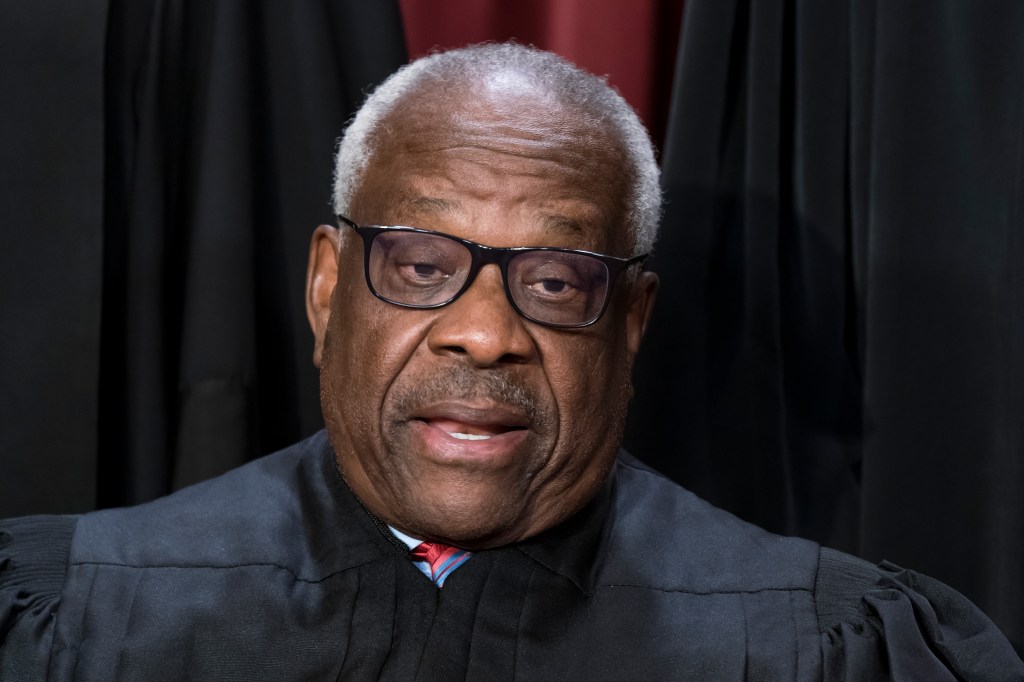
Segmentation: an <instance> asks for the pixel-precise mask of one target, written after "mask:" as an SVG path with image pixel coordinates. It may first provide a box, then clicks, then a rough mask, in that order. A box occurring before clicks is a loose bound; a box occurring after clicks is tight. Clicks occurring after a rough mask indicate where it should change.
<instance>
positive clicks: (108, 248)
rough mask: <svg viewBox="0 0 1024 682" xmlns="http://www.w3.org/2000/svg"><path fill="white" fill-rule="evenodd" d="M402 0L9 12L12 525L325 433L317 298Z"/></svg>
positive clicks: (3, 82) (125, 499) (6, 139)
mask: <svg viewBox="0 0 1024 682" xmlns="http://www.w3.org/2000/svg"><path fill="white" fill-rule="evenodd" d="M404 61H405V47H404V41H403V34H402V30H401V23H400V19H399V15H398V9H397V3H395V2H372V3H365V2H360V1H358V0H334V1H331V0H296V1H290V2H274V1H271V0H260V1H255V2H254V1H250V0H246V1H244V2H243V1H242V0H235V1H230V0H224V1H217V2H207V1H206V0H110V1H109V2H102V1H99V0H93V1H92V2H85V3H79V2H65V1H62V0H42V1H41V2H33V3H5V4H4V6H3V8H2V9H0V92H3V93H4V104H3V105H2V106H0V121H2V122H0V204H2V206H3V211H2V215H3V218H2V220H3V230H2V234H0V239H2V246H0V268H2V270H3V275H2V277H0V282H2V287H3V290H2V296H0V319H2V320H3V326H4V332H3V333H2V335H0V338H2V343H3V348H2V351H0V363H2V365H0V377H2V380H0V409H2V410H3V415H2V428H0V516H6V515H13V514H24V513H32V512H40V511H47V512H69V511H84V510H88V509H92V508H95V507H97V506H101V507H102V506H112V505H119V504H126V503H134V502H139V501H144V500H148V499H151V498H153V497H156V496H158V495H161V494H164V493H166V492H169V491H170V490H171V489H172V488H176V487H180V486H181V485H185V484H187V483H190V482H193V481H196V480H200V479H202V478H205V477H208V476H211V475H214V474H216V473H220V472H222V471H224V470H226V469H228V468H230V467H232V466H235V465H237V464H241V463H242V462H244V461H246V460H247V459H251V458H252V457H254V456H256V455H258V454H260V453H264V452H269V451H271V450H273V449H276V448H278V447H281V446H284V445H286V444H288V443H290V442H294V441H295V440H297V439H299V438H301V437H302V436H304V435H306V434H309V433H312V432H314V431H316V430H317V429H318V428H319V427H320V424H321V420H320V410H319V403H318V398H317V395H318V392H317V380H316V376H315V372H314V369H313V367H312V364H311V353H312V337H311V334H310V333H309V332H308V326H307V324H306V322H305V310H304V307H303V296H302V292H303V287H304V277H305V267H306V255H307V245H308V240H309V237H310V235H311V234H312V230H313V228H315V226H316V225H317V224H318V223H321V222H331V221H332V220H333V218H332V214H331V210H330V206H329V199H330V190H331V169H332V155H333V150H334V143H335V140H336V138H337V137H338V135H339V134H340V132H341V130H342V128H343V126H344V124H345V121H346V120H347V119H348V117H349V116H350V115H351V113H352V112H353V111H354V110H355V108H356V107H357V106H358V105H359V103H360V102H361V100H362V98H363V95H364V92H365V90H366V89H367V88H369V87H370V86H371V85H372V84H373V83H375V82H378V81H379V80H381V79H383V78H384V77H385V76H387V75H388V74H389V73H391V72H392V71H393V70H394V69H395V68H397V67H398V66H399V65H400V64H402V63H403V62H404Z"/></svg>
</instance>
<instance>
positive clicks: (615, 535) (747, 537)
mask: <svg viewBox="0 0 1024 682" xmlns="http://www.w3.org/2000/svg"><path fill="white" fill-rule="evenodd" d="M611 504H612V509H611V519H612V527H611V528H610V531H609V532H608V539H607V541H606V548H607V550H608V551H607V556H608V557H609V561H608V562H606V566H605V570H604V571H603V573H604V576H603V578H604V580H605V581H617V580H622V579H625V578H626V577H627V576H629V579H632V580H641V581H646V582H647V583H649V584H650V586H652V587H656V588H658V589H668V590H677V591H690V592H698V593H712V592H755V591H760V590H802V591H806V592H810V591H811V590H812V589H813V586H814V577H815V574H816V572H817V564H818V545H817V544H815V543H813V542H811V541H809V540H803V539H800V538H792V537H783V536H779V535H775V534H772V533H769V532H768V531H766V530H764V529H762V528H758V527H757V526H754V525H753V524H750V523H747V522H745V521H743V520H741V519H739V518H737V517H735V516H733V515H732V514H730V513H728V512H726V511H724V510H721V509H718V508H717V507H714V506H712V505H711V504H709V503H707V502H705V501H704V500H702V499H700V498H699V497H697V496H696V495H694V494H693V493H691V492H690V491H688V490H686V489H684V488H682V487H681V486H679V485H677V484H676V483H674V482H672V481H670V480H668V479H667V478H665V477H664V476H663V475H661V474H659V473H657V472H656V471H654V470H652V469H650V468H648V467H647V466H645V465H644V464H642V463H640V462H639V461H638V460H636V459H635V458H633V457H632V456H630V455H628V454H626V453H623V454H622V455H620V457H619V460H618V462H617V464H616V470H615V473H614V478H613V491H612V499H611ZM636 556H642V557H645V560H644V561H643V562H642V563H641V564H638V563H637V562H635V561H634V560H632V559H631V558H630V557H636Z"/></svg>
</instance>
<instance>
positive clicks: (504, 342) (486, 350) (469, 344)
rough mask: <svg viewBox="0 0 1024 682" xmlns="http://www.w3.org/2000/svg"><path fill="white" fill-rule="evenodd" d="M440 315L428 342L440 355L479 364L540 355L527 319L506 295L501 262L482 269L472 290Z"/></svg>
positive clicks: (526, 359)
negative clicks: (498, 264) (462, 358)
mask: <svg viewBox="0 0 1024 682" xmlns="http://www.w3.org/2000/svg"><path fill="white" fill-rule="evenodd" d="M437 315H438V318H437V320H436V322H435V323H434V325H433V326H432V327H431V329H430V333H429V335H428V337H427V344H428V346H429V347H430V350H431V351H433V352H434V353H436V354H438V355H445V354H448V355H457V356H462V357H464V358H465V359H466V360H467V361H469V362H470V363H471V364H473V365H474V366H476V367H490V366H493V365H498V364H505V363H508V364H522V363H526V362H529V361H531V360H533V359H534V357H536V353H537V349H536V346H535V345H534V341H533V337H531V336H530V333H529V330H528V329H527V327H526V320H525V319H524V318H522V317H521V316H520V315H519V313H517V312H516V310H515V309H514V308H513V307H512V304H511V303H510V302H509V300H508V298H507V297H506V295H505V288H504V286H503V284H502V281H501V270H500V269H499V268H498V266H497V265H485V266H484V267H483V268H481V269H480V272H478V273H477V276H476V279H475V280H474V282H473V283H472V284H471V285H470V287H469V289H467V290H466V291H465V292H463V294H462V295H461V296H460V297H459V298H458V299H456V300H455V301H453V302H452V303H450V304H448V305H447V306H445V307H443V308H440V309H438V310H437Z"/></svg>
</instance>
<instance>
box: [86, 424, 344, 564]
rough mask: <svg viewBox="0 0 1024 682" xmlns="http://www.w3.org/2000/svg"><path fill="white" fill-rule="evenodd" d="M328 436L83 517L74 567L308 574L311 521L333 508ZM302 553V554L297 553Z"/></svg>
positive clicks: (338, 483)
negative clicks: (282, 569)
mask: <svg viewBox="0 0 1024 682" xmlns="http://www.w3.org/2000/svg"><path fill="white" fill-rule="evenodd" d="M332 474H334V471H333V458H332V456H331V454H330V447H329V445H328V442H327V437H326V435H325V433H324V432H320V433H318V434H316V435H315V436H313V437H311V438H309V439H307V440H305V441H302V442H300V443H297V444H296V445H293V446H291V447H289V448H286V449H285V450H281V451H279V452H277V453H274V454H271V455H267V456H265V457H262V458H260V459H258V460H255V461H253V462H250V463H249V464H246V465H244V466H242V467H239V468H237V469H234V470H232V471H230V472H228V473H226V474H224V475H222V476H219V477H217V478H214V479H211V480H209V481H205V482H203V483H199V484H196V485H193V486H190V487H188V488H185V489H183V490H180V491H178V492H176V493H174V494H172V495H169V496H167V497H163V498H160V499H158V500H155V501H153V502H150V503H147V504H143V505H139V506H136V507H127V508H122V509H110V510H104V511H100V512H94V513H91V514H87V515H85V516H83V517H82V518H81V519H80V521H79V523H78V527H77V529H76V532H75V536H74V540H73V542H72V546H71V556H70V563H71V564H72V565H83V564H93V565H115V566H124V567H134V568H146V567H172V566H178V567H183V568H188V567H200V566H202V567H231V566H237V565H244V564H256V563H267V564H275V563H279V564H281V565H284V566H288V567H289V568H291V569H293V570H297V571H300V572H302V571H303V570H305V569H307V568H309V569H311V567H308V566H303V565H301V563H302V559H303V558H304V557H307V556H308V555H309V552H308V551H306V550H305V548H301V547H296V545H298V544H302V543H304V542H306V541H308V540H309V539H310V538H309V534H308V533H307V531H308V530H309V527H308V526H309V521H310V519H311V518H313V519H320V518H322V517H323V516H325V515H327V514H329V513H330V512H331V511H333V510H334V500H333V499H332V498H333V497H334V495H333V493H334V492H336V491H335V490H333V488H336V487H338V486H342V485H343V484H342V483H341V481H340V476H332ZM297 550H298V551H297Z"/></svg>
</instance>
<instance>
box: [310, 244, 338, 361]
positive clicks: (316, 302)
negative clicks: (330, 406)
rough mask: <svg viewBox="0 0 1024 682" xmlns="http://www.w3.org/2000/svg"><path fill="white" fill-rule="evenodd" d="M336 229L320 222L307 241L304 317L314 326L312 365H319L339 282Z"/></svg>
mask: <svg viewBox="0 0 1024 682" xmlns="http://www.w3.org/2000/svg"><path fill="white" fill-rule="evenodd" d="M339 240H340V237H339V234H338V230H337V228H334V227H331V226H330V225H321V226H320V227H318V228H316V231H315V232H313V239H312V240H311V241H310V244H309V266H308V267H307V269H306V317H307V318H309V326H310V327H311V328H312V329H313V337H314V339H315V341H314V346H313V364H314V365H315V366H316V367H318V368H319V367H320V358H321V357H322V355H323V350H324V336H325V335H326V334H327V322H328V320H330V318H331V298H332V296H333V294H334V287H335V285H336V284H337V283H338V246H339Z"/></svg>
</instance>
